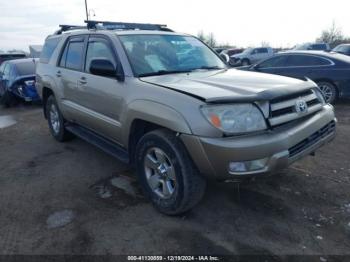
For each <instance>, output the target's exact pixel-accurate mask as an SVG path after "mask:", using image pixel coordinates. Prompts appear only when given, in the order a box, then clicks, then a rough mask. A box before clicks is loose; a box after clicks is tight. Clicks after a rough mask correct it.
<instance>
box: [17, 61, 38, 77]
mask: <svg viewBox="0 0 350 262" xmlns="http://www.w3.org/2000/svg"><path fill="white" fill-rule="evenodd" d="M16 67H17V73H18V75H20V76H24V75H34V74H35V62H34V61H32V60H31V61H28V62H25V63H18V64H16Z"/></svg>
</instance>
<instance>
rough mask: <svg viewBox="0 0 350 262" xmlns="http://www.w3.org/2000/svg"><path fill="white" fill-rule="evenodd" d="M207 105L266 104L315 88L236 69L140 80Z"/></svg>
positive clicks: (296, 80) (304, 82)
mask: <svg viewBox="0 0 350 262" xmlns="http://www.w3.org/2000/svg"><path fill="white" fill-rule="evenodd" d="M140 80H141V81H143V82H146V83H150V84H154V85H158V86H162V87H165V88H169V89H172V90H175V91H178V92H181V93H184V94H188V95H191V96H193V97H196V98H198V99H201V100H203V101H205V102H207V103H218V102H255V101H267V100H271V99H274V98H277V97H281V96H286V95H290V94H293V93H298V92H302V91H305V90H306V89H309V88H310V87H314V86H315V84H314V83H313V82H312V81H307V80H306V81H302V80H298V79H294V78H289V77H283V76H277V75H271V74H263V73H256V72H249V71H241V70H237V69H229V70H222V71H209V72H193V73H188V74H171V75H162V76H151V77H142V78H140Z"/></svg>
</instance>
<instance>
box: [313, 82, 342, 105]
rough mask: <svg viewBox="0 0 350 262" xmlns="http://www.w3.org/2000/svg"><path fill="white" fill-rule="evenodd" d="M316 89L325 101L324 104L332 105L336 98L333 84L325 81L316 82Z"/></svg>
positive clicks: (336, 92)
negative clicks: (318, 89) (317, 88)
mask: <svg viewBox="0 0 350 262" xmlns="http://www.w3.org/2000/svg"><path fill="white" fill-rule="evenodd" d="M317 85H318V87H319V88H320V89H321V92H322V94H323V96H324V98H325V100H326V103H330V104H333V103H334V102H335V101H336V100H337V98H338V91H337V88H336V87H335V85H334V84H332V83H330V82H327V81H319V82H317Z"/></svg>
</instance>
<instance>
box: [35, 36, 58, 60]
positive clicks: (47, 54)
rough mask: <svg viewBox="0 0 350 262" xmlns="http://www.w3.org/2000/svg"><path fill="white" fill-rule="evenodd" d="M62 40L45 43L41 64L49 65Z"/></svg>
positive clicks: (51, 39) (55, 39) (50, 40)
mask: <svg viewBox="0 0 350 262" xmlns="http://www.w3.org/2000/svg"><path fill="white" fill-rule="evenodd" d="M60 40H61V38H50V39H47V40H46V41H45V45H44V47H43V50H42V51H41V54H40V62H41V63H48V62H49V60H50V58H51V56H52V54H53V52H54V51H55V49H56V47H57V45H58V43H59V41H60Z"/></svg>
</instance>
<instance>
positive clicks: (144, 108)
mask: <svg viewBox="0 0 350 262" xmlns="http://www.w3.org/2000/svg"><path fill="white" fill-rule="evenodd" d="M122 115H123V116H124V118H123V119H121V122H122V123H123V128H122V144H124V145H128V140H129V134H130V130H131V126H132V123H133V122H134V121H135V120H143V121H147V122H150V123H153V124H156V125H159V126H162V127H165V128H168V129H170V130H172V131H174V132H178V133H183V134H192V130H191V128H190V126H189V124H188V123H187V121H186V119H185V118H184V117H183V115H181V114H180V113H179V112H178V111H176V110H175V109H173V108H171V107H169V106H167V105H164V104H162V103H159V102H155V101H151V100H134V101H132V102H131V103H129V104H128V105H127V108H126V112H124V114H122Z"/></svg>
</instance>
